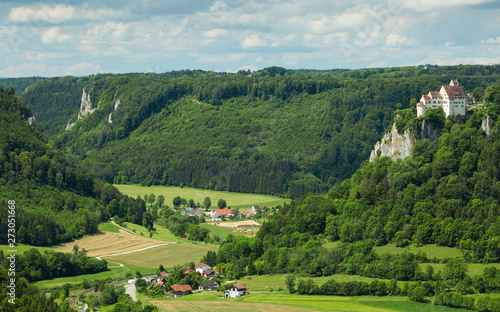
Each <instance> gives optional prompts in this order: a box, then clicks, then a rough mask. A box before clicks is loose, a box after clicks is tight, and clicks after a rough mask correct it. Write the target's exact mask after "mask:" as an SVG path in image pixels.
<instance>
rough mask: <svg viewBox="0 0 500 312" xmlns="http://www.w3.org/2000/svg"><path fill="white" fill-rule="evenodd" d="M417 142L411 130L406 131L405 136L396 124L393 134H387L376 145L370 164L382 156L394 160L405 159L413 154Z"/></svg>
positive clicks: (393, 127) (392, 130) (393, 126)
mask: <svg viewBox="0 0 500 312" xmlns="http://www.w3.org/2000/svg"><path fill="white" fill-rule="evenodd" d="M415 140H416V138H415V135H414V134H413V133H412V132H411V131H410V130H409V129H407V130H405V131H404V133H403V135H401V134H399V132H398V129H397V128H396V123H394V124H393V125H392V129H391V132H388V133H386V134H385V135H384V137H383V138H382V140H381V141H379V142H377V143H376V144H375V148H374V150H372V152H371V155H370V162H373V161H374V160H375V158H377V157H381V156H389V157H391V159H392V160H397V159H404V158H406V157H408V156H410V155H411V154H412V152H413V146H414V144H415Z"/></svg>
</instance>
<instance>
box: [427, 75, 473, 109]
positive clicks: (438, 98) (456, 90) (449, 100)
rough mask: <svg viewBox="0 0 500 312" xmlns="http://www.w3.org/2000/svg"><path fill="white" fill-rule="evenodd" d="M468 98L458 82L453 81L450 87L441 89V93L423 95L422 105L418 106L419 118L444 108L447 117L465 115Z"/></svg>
mask: <svg viewBox="0 0 500 312" xmlns="http://www.w3.org/2000/svg"><path fill="white" fill-rule="evenodd" d="M466 104H467V100H466V96H465V93H464V90H462V87H461V86H460V85H459V84H458V81H457V80H451V81H450V84H449V85H445V86H442V87H441V90H439V92H436V91H431V92H429V94H428V95H422V98H421V99H420V103H418V104H417V117H421V116H424V115H425V113H427V111H428V110H429V109H433V108H438V107H442V108H443V110H444V112H445V114H446V117H448V116H450V115H451V116H457V115H462V116H464V115H465V110H466Z"/></svg>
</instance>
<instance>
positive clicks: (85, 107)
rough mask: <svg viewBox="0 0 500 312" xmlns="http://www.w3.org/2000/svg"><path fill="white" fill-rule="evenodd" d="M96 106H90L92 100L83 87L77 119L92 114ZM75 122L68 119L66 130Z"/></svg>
mask: <svg viewBox="0 0 500 312" xmlns="http://www.w3.org/2000/svg"><path fill="white" fill-rule="evenodd" d="M96 109H97V108H92V101H91V100H90V94H88V93H87V92H86V91H85V88H83V92H82V100H81V101H80V111H79V112H78V119H83V118H84V117H87V116H88V115H90V114H92V113H93V112H94V111H95V110H96ZM75 123H76V121H75V122H71V120H70V121H68V124H67V125H66V130H70V129H71V128H72V127H73V126H74V125H75Z"/></svg>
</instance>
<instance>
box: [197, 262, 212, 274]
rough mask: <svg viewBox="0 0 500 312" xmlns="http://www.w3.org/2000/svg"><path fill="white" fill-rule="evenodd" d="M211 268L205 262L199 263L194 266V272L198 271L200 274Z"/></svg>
mask: <svg viewBox="0 0 500 312" xmlns="http://www.w3.org/2000/svg"><path fill="white" fill-rule="evenodd" d="M211 269H212V268H211V267H210V266H209V265H208V264H205V263H200V264H198V265H197V266H196V267H195V270H196V272H198V273H200V274H203V272H205V271H207V270H211Z"/></svg>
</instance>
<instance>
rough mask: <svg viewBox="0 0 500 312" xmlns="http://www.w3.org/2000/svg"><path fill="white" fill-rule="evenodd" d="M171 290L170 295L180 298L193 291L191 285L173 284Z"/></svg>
mask: <svg viewBox="0 0 500 312" xmlns="http://www.w3.org/2000/svg"><path fill="white" fill-rule="evenodd" d="M169 291H170V297H172V298H179V297H182V296H185V295H189V294H190V293H192V292H193V291H192V289H191V286H189V285H172V286H170V288H169Z"/></svg>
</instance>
